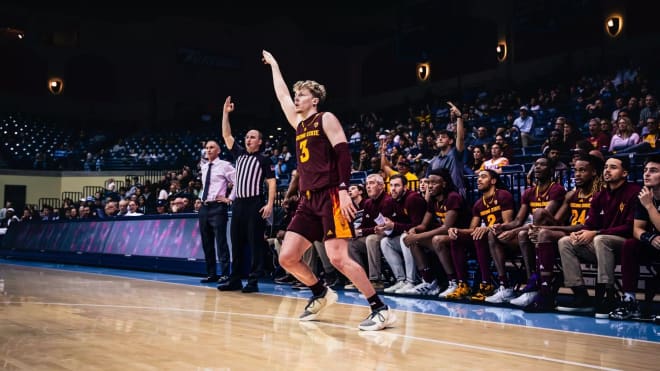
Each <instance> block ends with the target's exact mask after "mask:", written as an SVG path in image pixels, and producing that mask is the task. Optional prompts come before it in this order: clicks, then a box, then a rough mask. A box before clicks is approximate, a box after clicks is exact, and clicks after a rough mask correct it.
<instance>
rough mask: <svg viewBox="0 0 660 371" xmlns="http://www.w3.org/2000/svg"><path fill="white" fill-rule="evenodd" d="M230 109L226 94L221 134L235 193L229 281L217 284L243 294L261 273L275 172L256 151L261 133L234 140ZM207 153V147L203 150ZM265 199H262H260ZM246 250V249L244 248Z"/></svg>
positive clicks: (251, 288)
mask: <svg viewBox="0 0 660 371" xmlns="http://www.w3.org/2000/svg"><path fill="white" fill-rule="evenodd" d="M233 111H234V103H232V101H231V97H227V99H226V100H225V104H224V105H223V112H222V137H223V138H224V140H225V144H226V145H227V148H228V149H229V151H231V154H232V155H233V156H234V159H235V161H236V182H235V183H234V187H233V188H232V194H233V195H235V200H234V204H233V206H232V223H231V232H230V233H231V249H232V250H231V252H232V254H231V256H232V262H231V264H232V269H231V275H230V276H229V281H228V282H226V283H224V284H221V285H219V286H218V290H220V291H235V290H241V291H242V292H244V293H250V292H256V291H259V288H258V285H257V284H258V279H259V276H261V275H262V274H263V269H264V256H263V254H264V251H266V249H267V246H266V241H265V239H264V231H265V229H266V219H268V218H269V217H270V216H271V214H272V212H273V204H274V202H275V192H276V190H277V188H276V183H275V172H274V171H273V170H272V169H271V167H270V165H271V161H270V159H269V158H268V157H266V156H265V155H263V154H262V153H261V151H260V149H261V144H262V142H263V140H262V135H261V133H260V132H259V131H257V130H250V131H248V132H247V134H245V147H243V146H241V145H240V144H238V143H236V141H235V140H234V136H233V135H232V133H231V125H230V122H229V114H230V113H231V112H233ZM207 155H208V150H207ZM264 183H266V184H267V187H266V189H268V199H267V200H266V201H265V200H264V194H263V191H262V190H263V189H264V187H263V185H264ZM264 201H265V202H264ZM248 248H249V249H250V250H249V252H248V251H247V249H248ZM248 256H249V257H250V259H251V262H250V272H249V276H248V282H247V285H245V287H243V283H242V282H241V273H242V270H243V267H244V261H245V260H246V258H247V257H248Z"/></svg>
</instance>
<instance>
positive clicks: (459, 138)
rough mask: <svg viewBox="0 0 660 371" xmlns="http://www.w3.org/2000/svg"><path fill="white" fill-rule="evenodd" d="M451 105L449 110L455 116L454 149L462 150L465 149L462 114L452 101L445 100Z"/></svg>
mask: <svg viewBox="0 0 660 371" xmlns="http://www.w3.org/2000/svg"><path fill="white" fill-rule="evenodd" d="M447 104H449V106H450V107H451V108H450V109H449V110H450V111H451V112H453V113H454V116H456V141H455V143H456V150H457V151H458V152H463V151H464V150H465V125H464V123H463V114H462V113H461V111H460V110H459V109H458V107H456V106H455V105H454V103H452V102H447Z"/></svg>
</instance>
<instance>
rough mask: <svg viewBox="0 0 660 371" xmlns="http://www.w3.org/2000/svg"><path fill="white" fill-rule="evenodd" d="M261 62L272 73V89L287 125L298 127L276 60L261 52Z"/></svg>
mask: <svg viewBox="0 0 660 371" xmlns="http://www.w3.org/2000/svg"><path fill="white" fill-rule="evenodd" d="M262 60H263V62H264V63H265V64H269V65H270V69H271V72H272V73H273V87H274V88H275V95H276V96H277V100H278V101H279V102H280V106H281V107H282V111H283V112H284V115H285V116H286V119H287V121H289V124H291V126H293V128H294V129H295V128H296V127H297V126H298V121H299V120H298V114H297V113H296V105H295V104H294V103H293V99H292V98H291V93H290V92H289V88H288V87H287V85H286V82H284V77H282V72H281V71H280V66H279V65H278V64H277V60H275V57H273V55H272V54H270V53H269V52H267V51H265V50H263V51H262Z"/></svg>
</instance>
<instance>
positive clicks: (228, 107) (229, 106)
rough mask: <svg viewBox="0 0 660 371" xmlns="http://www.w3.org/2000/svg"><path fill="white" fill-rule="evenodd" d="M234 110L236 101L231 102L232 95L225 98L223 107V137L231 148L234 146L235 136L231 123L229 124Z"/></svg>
mask: <svg viewBox="0 0 660 371" xmlns="http://www.w3.org/2000/svg"><path fill="white" fill-rule="evenodd" d="M233 111H234V103H232V102H231V96H229V97H227V99H225V104H224V106H223V107H222V138H223V139H224V140H225V145H227V148H229V150H231V149H232V148H233V147H234V136H233V135H231V125H229V114H230V113H231V112H233Z"/></svg>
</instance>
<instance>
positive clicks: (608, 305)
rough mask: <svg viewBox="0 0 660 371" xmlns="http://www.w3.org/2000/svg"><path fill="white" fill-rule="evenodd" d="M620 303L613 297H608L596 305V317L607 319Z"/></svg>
mask: <svg viewBox="0 0 660 371" xmlns="http://www.w3.org/2000/svg"><path fill="white" fill-rule="evenodd" d="M618 304H619V303H617V301H616V300H614V299H613V298H609V297H606V298H604V299H603V301H601V302H600V303H599V304H598V305H596V314H595V315H594V316H595V317H596V318H600V319H607V318H610V313H611V312H612V311H613V310H615V309H616V308H617V306H618Z"/></svg>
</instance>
